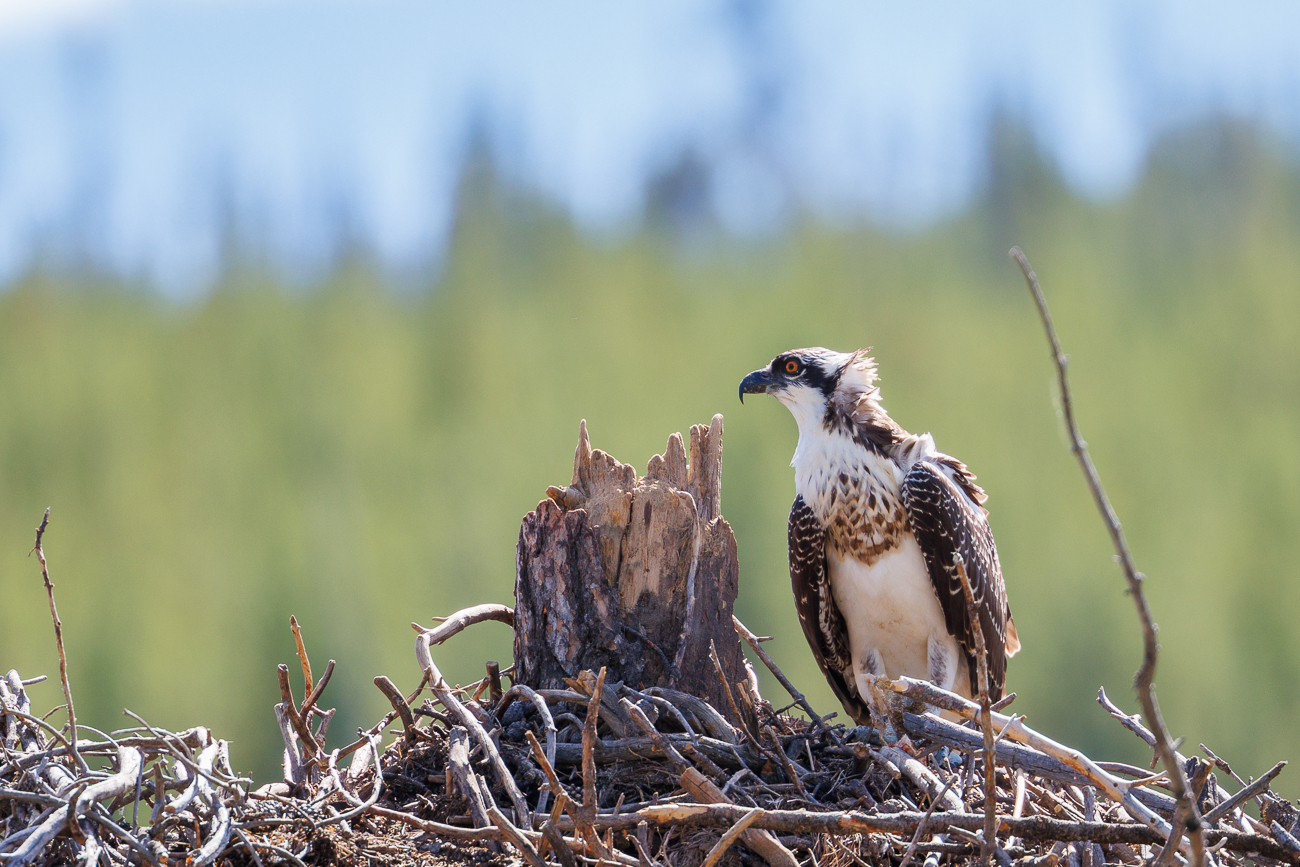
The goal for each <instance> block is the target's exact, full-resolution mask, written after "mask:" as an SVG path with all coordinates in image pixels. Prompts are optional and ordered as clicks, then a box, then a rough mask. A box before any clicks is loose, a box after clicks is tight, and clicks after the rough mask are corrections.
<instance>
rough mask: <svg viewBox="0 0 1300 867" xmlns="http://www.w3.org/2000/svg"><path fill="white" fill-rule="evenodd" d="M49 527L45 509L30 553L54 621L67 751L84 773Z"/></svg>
mask: <svg viewBox="0 0 1300 867" xmlns="http://www.w3.org/2000/svg"><path fill="white" fill-rule="evenodd" d="M49 526H50V510H49V509H46V510H45V516H44V517H43V518H41V525H40V526H39V527H37V528H36V544H35V545H33V546H32V551H35V552H36V559H37V560H39V561H40V563H41V578H42V579H44V581H45V596H46V597H47V598H48V599H49V600H50V618H51V619H53V620H54V643H55V645H57V646H58V649H59V680H60V682H61V683H62V684H63V699H64V701H66V702H67V703H68V749H69V750H70V751H71V753H72V760H73V762H75V763H76V765H77V767H78V768H80V769H81V771H82V772H83V773H85V772H86V771H88V770H89V769H90V768H89V766H87V764H86V762H85V760H84V759H82V758H81V754H80V753H78V752H77V711H76V710H75V709H74V708H73V706H72V686H71V684H69V683H68V655H67V653H65V652H64V650H63V621H61V620H59V609H58V606H56V605H55V604H54V584H53V582H51V581H50V569H49V566H48V565H47V564H46V562H45V548H44V547H43V546H42V543H43V540H44V538H45V530H46V528H47V527H49ZM32 551H28V552H27V556H29V557H30V556H31V554H32Z"/></svg>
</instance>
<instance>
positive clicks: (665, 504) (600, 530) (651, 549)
mask: <svg viewBox="0 0 1300 867" xmlns="http://www.w3.org/2000/svg"><path fill="white" fill-rule="evenodd" d="M721 484H722V416H721V415H715V416H714V417H713V423H712V424H711V425H709V426H707V427H706V426H704V425H695V426H693V427H692V428H691V450H690V459H689V462H688V460H687V455H686V450H685V448H684V447H683V445H682V435H681V434H680V433H675V434H673V435H672V436H671V437H669V438H668V447H667V449H665V450H664V453H663V455H656V456H655V457H653V458H651V459H650V464H649V466H648V468H647V470H646V474H645V476H644V477H643V478H639V479H638V478H637V474H636V471H635V470H634V469H633V468H632V467H631V466H629V465H627V464H622V463H619V462H618V461H617V460H615V459H614V458H613V457H612V456H610V455H608V454H606V453H605V452H602V451H600V450H599V449H596V450H593V449H592V448H591V443H590V441H589V440H588V438H587V424H586V422H585V421H584V422H583V423H582V425H581V427H580V429H579V434H578V449H577V453H576V455H575V456H574V461H573V483H572V484H571V485H569V486H568V487H566V488H556V487H553V488H549V489H548V490H547V492H546V494H547V497H548V499H546V500H542V501H541V502H540V503H538V505H537V509H536V511H533V512H529V513H528V514H527V515H526V516H525V517H524V520H523V526H522V527H521V528H520V531H519V545H518V548H517V552H516V572H515V676H516V678H517V679H518V680H519V681H520V682H522V683H526V684H528V685H530V686H533V687H536V688H548V687H562V686H563V684H564V679H565V678H572V677H576V676H577V675H578V673H579V672H580V671H582V670H583V669H591V670H593V671H594V670H598V669H599V668H600V667H601V666H604V667H605V668H606V669H607V670H608V673H607V679H608V680H609V681H610V682H614V681H621V682H624V683H626V684H628V685H629V686H632V687H634V688H637V689H642V688H646V687H651V686H663V687H669V688H672V689H677V690H680V691H682V692H687V693H690V694H692V695H696V696H699V697H700V698H704V699H706V700H707V701H708V702H709V703H710V704H712V705H713V706H714V707H715V708H717V709H719V710H721V711H722V712H723V713H724V714H726V715H728V716H729V717H734V716H735V714H734V713H733V712H732V707H731V700H729V699H728V696H727V694H726V692H725V691H724V687H723V682H722V679H721V678H720V677H719V675H718V672H717V667H716V666H715V665H714V663H713V660H712V658H711V656H710V644H712V645H713V647H715V648H716V652H717V658H718V662H719V664H720V665H721V668H722V671H723V673H724V674H725V677H726V679H727V682H728V683H729V684H731V685H732V691H733V693H734V692H735V685H736V684H738V683H741V682H743V681H746V680H747V679H748V677H749V670H748V666H747V665H746V663H745V658H744V655H743V653H742V652H741V649H740V639H739V638H738V637H737V635H736V631H735V628H734V626H733V625H732V622H731V612H732V606H733V604H734V603H735V600H736V592H737V587H738V578H739V565H738V561H737V557H736V537H735V536H734V535H732V532H731V526H730V525H729V524H728V523H727V522H726V520H724V519H723V517H722V514H721V503H722V500H721ZM742 692H744V693H745V695H744V696H734V695H733V699H734V700H736V701H737V702H738V703H740V704H741V705H742V707H743V701H744V699H745V698H747V697H748V693H747V691H744V690H742ZM741 712H742V713H745V711H744V710H743V709H742V711H741ZM739 721H740V720H734V719H733V722H739Z"/></svg>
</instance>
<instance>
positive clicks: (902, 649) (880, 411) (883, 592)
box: [740, 348, 1020, 725]
mask: <svg viewBox="0 0 1300 867" xmlns="http://www.w3.org/2000/svg"><path fill="white" fill-rule="evenodd" d="M869 351H870V349H869V348H868V349H861V350H858V351H857V352H853V353H842V352H832V351H831V350H829V349H821V348H816V349H795V350H791V351H790V352H783V353H782V354H780V355H778V356H777V357H776V358H774V359H773V360H772V363H771V364H769V365H768V366H767V367H764V368H762V369H760V370H756V371H754V372H753V373H751V374H749V376H746V377H745V378H744V380H743V381H742V382H741V383H740V399H741V402H744V400H745V395H746V394H771V395H773V396H775V397H776V399H777V400H779V401H781V403H783V404H785V406H786V408H787V409H789V410H790V412H791V414H793V415H794V419H795V421H796V422H797V423H798V425H799V445H798V446H797V447H796V448H795V451H794V459H793V460H792V461H791V466H793V467H794V471H795V492H796V494H797V496H796V497H795V499H794V506H793V508H791V510H790V525H789V545H790V580H791V583H792V584H793V586H794V599H795V609H796V610H797V611H798V613H799V623H800V625H802V626H803V632H804V636H805V637H806V638H807V639H808V643H809V645H811V646H812V650H813V655H814V656H816V658H817V664H818V665H819V666H820V667H821V670H822V673H823V674H824V675H825V676H826V679H827V680H828V681H829V682H830V685H831V689H833V690H834V691H835V695H836V696H837V697H838V698H839V700H840V702H841V703H842V704H843V705H844V709H845V710H846V711H848V713H849V715H850V716H851V717H853V719H854V720H856V721H857V722H858V724H859V725H867V724H869V722H870V719H871V713H870V708H871V706H872V705H873V704H874V701H873V700H872V698H871V696H872V694H873V693H872V691H871V689H870V683H871V677H872V676H885V677H889V678H896V677H899V676H900V675H906V676H909V677H915V678H921V679H924V680H929V681H931V682H932V683H934V684H935V685H936V686H940V687H942V688H943V689H947V690H951V691H953V692H957V693H959V694H961V695H964V696H966V697H967V698H970V697H972V696H974V695H976V694H977V693H978V688H977V680H976V661H975V653H976V647H975V637H974V634H973V632H972V631H971V623H970V616H969V609H968V608H967V607H966V599H965V594H964V593H963V591H962V587H961V580H960V578H959V577H958V575H957V569H956V565H955V556H954V555H958V554H960V555H961V559H962V560H963V561H964V563H965V568H966V575H967V578H968V579H969V580H970V584H971V590H972V591H973V593H974V596H975V607H976V610H977V611H978V616H979V620H980V626H981V628H982V630H983V632H984V642H985V645H986V647H987V649H988V668H989V692H990V698H991V699H993V700H994V701H996V700H997V699H999V698H1001V697H1002V688H1003V685H1004V684H1005V682H1006V670H1007V659H1009V658H1010V657H1012V656H1014V655H1015V653H1016V651H1018V650H1019V649H1020V640H1019V639H1018V638H1017V637H1016V625H1015V623H1014V622H1012V620H1011V609H1010V608H1009V607H1008V606H1007V592H1006V587H1005V585H1004V584H1003V582H1002V567H1001V565H999V563H998V550H997V547H996V546H995V545H994V543H993V533H992V531H991V530H990V529H989V525H988V519H987V517H986V516H987V514H988V513H987V512H986V511H985V509H984V507H983V503H984V500H985V499H986V498H985V495H984V491H983V490H982V489H981V488H980V487H979V486H978V485H976V484H975V476H974V475H972V474H971V473H970V472H969V471H968V470H967V469H966V466H965V465H964V464H963V463H962V462H961V461H959V460H957V459H956V458H953V457H949V456H948V455H945V454H942V453H941V452H939V451H937V450H936V449H935V447H934V440H933V438H932V437H931V436H930V435H929V434H921V435H919V436H918V435H916V434H910V433H908V432H907V431H905V430H903V429H902V428H901V427H899V425H898V424H897V423H895V422H894V420H893V419H891V418H890V417H889V415H888V414H887V413H886V412H885V410H884V407H882V406H881V405H880V389H879V388H878V387H877V386H876V384H875V383H876V379H877V376H876V364H875V361H874V360H873V359H872V358H871V357H870V356H869V355H868V354H867V353H868V352H869ZM877 722H878V723H879V722H883V720H878V721H877Z"/></svg>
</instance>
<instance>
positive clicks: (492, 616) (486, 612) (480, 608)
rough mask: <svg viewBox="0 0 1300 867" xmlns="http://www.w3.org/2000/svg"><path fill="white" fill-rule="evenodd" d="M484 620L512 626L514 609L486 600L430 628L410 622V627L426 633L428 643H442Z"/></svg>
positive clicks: (513, 623)
mask: <svg viewBox="0 0 1300 867" xmlns="http://www.w3.org/2000/svg"><path fill="white" fill-rule="evenodd" d="M485 620H495V621H497V622H498V623H504V624H506V625H507V626H514V625H515V610H514V609H513V608H511V607H509V606H507V605H498V604H496V603H494V602H488V603H485V604H483V605H472V606H470V607H469V608H462V609H461V610H460V611H457V612H456V613H455V614H453V615H451V616H450V617H447V618H444V619H443V621H442V622H441V623H439V624H438V625H437V626H435V627H433V628H432V629H425V628H424V627H423V626H421V625H420V624H418V623H412V624H411V628H412V629H414V630H415V631H416V632H419V633H421V634H427V635H428V636H429V643H430V644H442V643H443V642H444V641H446V640H447V639H448V638H451V637H452V636H453V635H455V634H456V633H457V632H461V631H462V630H464V629H465V628H466V627H469V626H473V625H474V624H475V623H482V622H483V621H485Z"/></svg>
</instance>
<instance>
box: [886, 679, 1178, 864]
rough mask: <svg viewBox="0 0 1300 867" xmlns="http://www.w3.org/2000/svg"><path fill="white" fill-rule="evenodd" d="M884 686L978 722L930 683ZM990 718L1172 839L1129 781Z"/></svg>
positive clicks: (1005, 720) (975, 708)
mask: <svg viewBox="0 0 1300 867" xmlns="http://www.w3.org/2000/svg"><path fill="white" fill-rule="evenodd" d="M885 685H886V686H887V687H889V688H890V689H892V690H893V691H894V692H897V693H900V694H902V695H906V696H908V697H909V698H914V699H917V700H919V701H923V702H925V703H926V704H930V705H934V706H935V707H939V708H942V709H943V710H947V711H952V712H953V713H956V714H958V715H959V716H961V717H963V718H964V719H971V720H974V719H978V718H979V714H980V707H979V705H977V704H975V703H974V702H972V701H969V700H968V699H965V698H962V697H961V696H959V695H957V694H956V693H951V692H948V691H947V690H943V689H939V688H938V687H937V686H935V685H934V684H932V683H929V682H927V681H922V680H915V679H913V678H910V677H900V678H899V679H898V680H892V681H885ZM989 718H990V719H991V720H992V722H993V724H994V725H996V726H998V727H1000V728H1003V727H1005V728H1006V731H1007V735H1006V736H1007V737H1008V738H1010V739H1011V740H1013V741H1017V742H1019V743H1022V744H1026V745H1028V746H1031V747H1033V748H1034V749H1036V750H1038V751H1039V752H1042V753H1046V754H1047V755H1049V756H1051V757H1052V758H1054V759H1057V760H1058V761H1060V762H1062V763H1064V764H1065V765H1067V766H1068V767H1070V768H1072V769H1073V770H1075V771H1077V772H1078V773H1079V774H1081V775H1083V776H1084V777H1085V778H1087V780H1088V781H1089V782H1090V783H1091V784H1092V785H1094V786H1096V787H1097V788H1098V789H1100V790H1101V791H1103V792H1105V793H1106V796H1107V797H1109V798H1110V799H1111V800H1113V801H1115V802H1116V803H1119V804H1120V805H1122V806H1123V807H1124V810H1125V811H1126V812H1127V813H1128V814H1129V815H1130V816H1132V817H1133V818H1134V819H1135V820H1137V821H1138V822H1141V823H1142V824H1144V825H1146V826H1147V827H1149V828H1152V829H1153V830H1155V831H1156V832H1157V833H1159V834H1160V835H1161V836H1162V838H1167V837H1168V836H1169V833H1170V831H1171V826H1170V824H1169V822H1167V821H1165V820H1164V819H1163V818H1162V817H1160V816H1159V815H1157V814H1156V813H1155V812H1153V811H1152V810H1151V809H1150V808H1148V807H1147V806H1146V805H1144V804H1143V803H1141V802H1140V801H1138V800H1137V798H1136V797H1134V795H1133V793H1132V789H1133V786H1132V784H1131V783H1130V782H1129V781H1128V780H1121V779H1119V778H1118V777H1116V776H1114V775H1112V774H1109V773H1107V772H1106V771H1103V770H1102V769H1101V768H1099V767H1097V764H1096V762H1094V761H1093V760H1092V759H1090V758H1088V757H1087V756H1085V755H1084V754H1083V753H1081V752H1079V751H1078V750H1076V749H1074V748H1073V747H1067V746H1065V745H1063V744H1060V743H1057V742H1056V741H1054V740H1052V739H1051V738H1049V737H1047V736H1046V735H1042V734H1039V733H1038V732H1036V731H1034V730H1033V729H1031V728H1029V727H1028V726H1026V725H1025V724H1024V721H1023V720H1022V719H1021V718H1020V717H1016V716H1005V715H1003V714H999V713H990V714H989ZM882 752H883V750H882Z"/></svg>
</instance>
